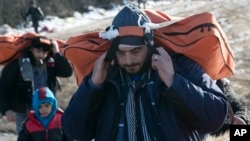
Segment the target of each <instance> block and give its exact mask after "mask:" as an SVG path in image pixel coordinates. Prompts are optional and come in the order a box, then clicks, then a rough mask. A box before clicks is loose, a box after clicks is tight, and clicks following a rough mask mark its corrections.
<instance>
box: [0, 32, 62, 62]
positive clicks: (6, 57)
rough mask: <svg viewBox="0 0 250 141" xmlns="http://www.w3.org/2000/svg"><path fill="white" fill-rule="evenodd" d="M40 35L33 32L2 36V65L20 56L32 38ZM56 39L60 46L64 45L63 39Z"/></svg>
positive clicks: (0, 54) (0, 43) (0, 37)
mask: <svg viewBox="0 0 250 141" xmlns="http://www.w3.org/2000/svg"><path fill="white" fill-rule="evenodd" d="M38 36H40V35H38V34H35V33H31V32H27V33H24V34H15V35H2V36H0V65H6V64H7V63H9V62H10V61H12V60H14V59H16V58H18V57H19V56H20V55H21V53H22V51H23V50H24V49H25V48H27V47H28V46H30V45H31V40H32V39H33V38H35V37H38ZM56 41H57V42H58V44H59V46H63V45H64V42H63V41H61V40H56Z"/></svg>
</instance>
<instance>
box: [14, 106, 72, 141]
mask: <svg viewBox="0 0 250 141" xmlns="http://www.w3.org/2000/svg"><path fill="white" fill-rule="evenodd" d="M62 115H63V112H62V111H60V110H58V111H57V112H56V113H55V115H54V117H53V118H52V119H51V121H50V123H49V125H48V128H47V129H45V128H44V127H43V126H42V124H41V123H40V122H39V121H38V120H37V119H36V117H35V113H34V111H31V112H30V113H29V114H28V118H27V120H26V121H25V123H24V124H23V129H22V130H21V131H20V133H19V135H18V139H17V141H70V139H68V138H67V137H66V136H65V134H64V133H63V130H62V126H61V116H62Z"/></svg>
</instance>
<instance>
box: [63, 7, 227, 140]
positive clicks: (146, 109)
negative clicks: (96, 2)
mask: <svg viewBox="0 0 250 141" xmlns="http://www.w3.org/2000/svg"><path fill="white" fill-rule="evenodd" d="M147 23H148V24H150V23H151V22H150V20H149V18H148V17H147V16H146V15H145V14H144V12H142V11H141V10H140V9H139V8H138V7H137V6H134V5H126V6H124V7H123V8H122V9H121V10H120V11H119V12H118V14H117V15H116V16H115V17H114V19H113V21H112V25H111V26H110V28H109V29H107V31H104V32H102V33H100V37H103V38H104V37H106V38H107V39H111V40H112V43H111V46H110V47H109V49H108V51H107V52H105V53H104V54H102V55H101V56H100V57H99V58H98V59H97V60H96V61H95V63H94V68H93V71H92V72H91V73H90V74H89V75H88V76H86V77H85V78H84V80H83V81H82V83H81V84H80V85H79V87H78V89H77V91H76V92H75V93H74V95H73V96H72V98H71V100H70V103H69V104H68V106H67V108H66V109H65V112H64V115H63V116H62V126H63V129H64V131H65V134H66V135H68V136H69V137H71V138H74V139H76V140H81V141H87V140H91V139H94V140H95V141H201V140H202V139H203V137H204V135H205V134H208V133H210V132H213V131H216V130H217V129H219V128H220V127H221V126H222V124H223V123H224V120H225V118H226V116H227V98H226V97H225V95H224V94H223V93H222V91H221V90H220V89H219V87H218V86H217V85H216V83H215V81H213V80H212V79H211V78H210V77H209V75H208V74H206V73H205V72H204V70H203V69H202V68H201V67H200V66H199V65H198V64H197V63H195V62H194V61H192V60H191V59H189V58H187V57H185V56H184V55H181V54H174V53H172V52H170V51H166V50H165V49H164V48H162V47H157V48H155V46H156V45H154V40H153V39H154V38H153V36H154V35H153V31H152V30H150V29H149V28H147V27H146V26H145V27H143V25H148V24H147ZM117 28H118V29H117ZM124 28H127V30H129V28H132V29H133V30H129V32H128V34H130V35H127V36H122V37H120V36H119V32H120V31H124V30H125V29H124ZM119 29H121V30H119ZM139 31H141V33H143V35H140V34H138V32H139ZM121 34H122V33H121Z"/></svg>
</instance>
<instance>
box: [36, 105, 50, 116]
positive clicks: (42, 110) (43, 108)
mask: <svg viewBox="0 0 250 141" xmlns="http://www.w3.org/2000/svg"><path fill="white" fill-rule="evenodd" d="M51 110H52V106H51V105H50V104H49V103H43V104H41V105H40V106H39V114H40V116H41V117H43V118H44V117H47V116H49V114H50V112H51Z"/></svg>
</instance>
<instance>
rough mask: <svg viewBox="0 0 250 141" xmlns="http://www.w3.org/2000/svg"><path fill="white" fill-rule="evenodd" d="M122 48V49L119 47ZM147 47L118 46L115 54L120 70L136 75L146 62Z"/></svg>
mask: <svg viewBox="0 0 250 141" xmlns="http://www.w3.org/2000/svg"><path fill="white" fill-rule="evenodd" d="M121 46H122V47H121ZM147 53H148V47H146V46H145V45H142V46H133V47H132V46H126V45H120V46H119V48H118V51H117V52H116V58H117V61H118V64H119V65H120V66H121V68H123V69H125V70H126V71H127V73H129V74H136V73H138V72H139V71H140V70H141V69H142V67H143V65H144V62H145V60H146V57H147Z"/></svg>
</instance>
